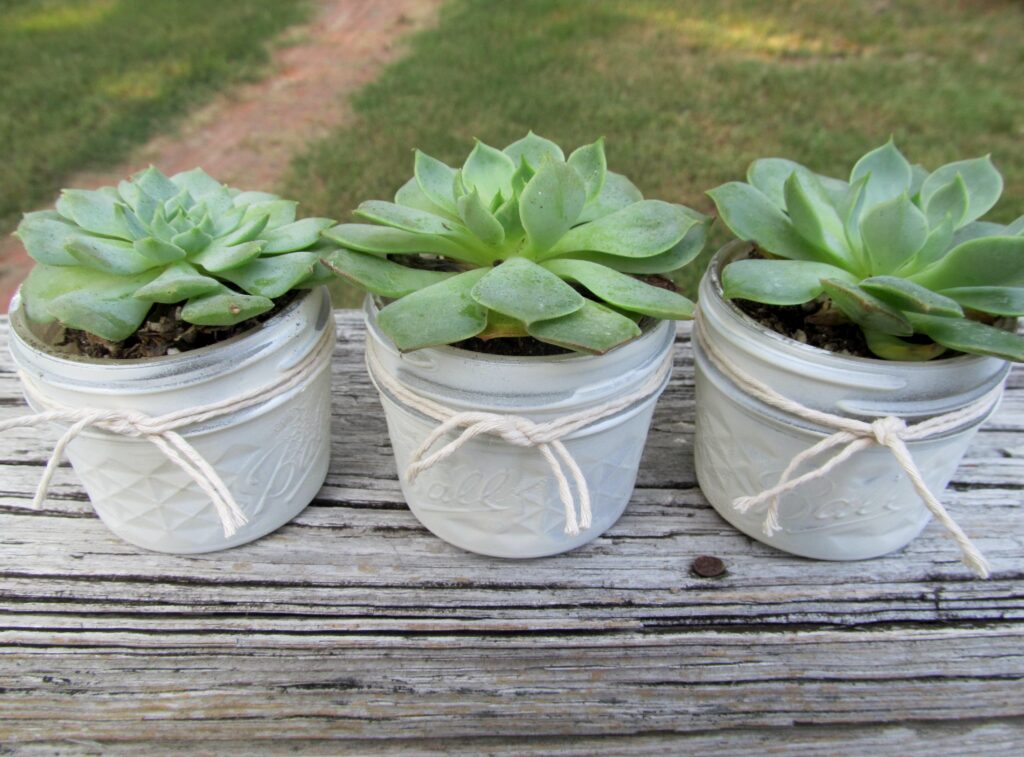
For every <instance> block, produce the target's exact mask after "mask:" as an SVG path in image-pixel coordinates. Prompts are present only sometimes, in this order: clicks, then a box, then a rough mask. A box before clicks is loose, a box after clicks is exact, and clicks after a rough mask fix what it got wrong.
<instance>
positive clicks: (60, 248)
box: [15, 210, 82, 265]
mask: <svg viewBox="0 0 1024 757" xmlns="http://www.w3.org/2000/svg"><path fill="white" fill-rule="evenodd" d="M81 233H82V232H81V229H79V228H78V227H77V226H76V225H75V224H74V223H71V222H70V221H68V220H67V219H65V218H64V217H63V216H62V215H60V214H59V213H57V212H56V211H53V210H40V211H38V212H36V213H26V214H25V218H24V219H23V220H22V222H21V224H20V225H19V226H18V230H17V232H15V236H17V237H18V239H20V240H21V242H22V244H24V245H25V249H26V250H27V251H28V254H29V255H30V256H31V257H32V258H34V259H35V260H37V261H39V262H40V263H47V264H50V265H76V264H77V263H78V261H77V259H76V258H75V257H74V256H72V255H71V253H69V252H68V251H67V250H65V249H64V247H65V245H66V244H67V243H68V242H70V241H71V239H72V238H73V237H75V236H78V235H79V234H81Z"/></svg>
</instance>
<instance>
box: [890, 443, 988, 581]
mask: <svg viewBox="0 0 1024 757" xmlns="http://www.w3.org/2000/svg"><path fill="white" fill-rule="evenodd" d="M886 446H887V447H888V448H889V449H890V450H891V451H892V454H893V456H894V457H895V458H896V460H897V461H898V462H899V464H900V467H902V468H903V472H904V473H906V474H907V477H908V478H910V481H911V483H912V484H913V485H914V489H915V490H916V491H917V494H918V496H919V497H921V500H922V501H923V502H924V504H925V506H926V507H927V508H928V510H929V511H931V513H932V515H934V516H935V519H936V520H937V521H939V523H941V524H942V527H943V528H945V529H946V531H947V532H948V533H949V534H950V536H952V537H953V540H954V541H956V544H957V546H958V547H959V548H960V553H961V559H962V560H963V563H964V565H966V566H967V567H968V568H970V569H971V570H972V571H973V572H974V574H975V575H976V576H978V578H988V577H989V576H990V575H991V569H990V566H989V563H988V560H986V559H985V556H984V555H983V554H982V553H981V550H979V549H978V548H977V547H975V546H974V543H973V542H972V541H971V539H970V537H968V536H967V534H966V533H964V530H963V529H962V528H960V525H959V524H958V523H957V522H956V521H955V520H953V518H952V517H950V515H949V513H948V512H947V511H946V508H945V507H943V506H942V503H941V502H939V500H938V498H937V497H936V496H935V495H934V494H932V491H931V489H929V488H928V485H927V484H926V483H925V482H924V478H922V476H921V471H920V470H919V469H918V467H917V464H916V463H915V462H914V458H913V457H912V456H911V455H910V450H909V449H907V445H906V444H905V443H904V442H903V440H902V439H898V438H897V439H892V440H891V441H889V442H888V443H887V444H886Z"/></svg>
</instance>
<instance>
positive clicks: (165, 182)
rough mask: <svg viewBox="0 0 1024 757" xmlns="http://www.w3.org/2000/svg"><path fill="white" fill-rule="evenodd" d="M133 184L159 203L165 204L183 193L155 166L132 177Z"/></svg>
mask: <svg viewBox="0 0 1024 757" xmlns="http://www.w3.org/2000/svg"><path fill="white" fill-rule="evenodd" d="M132 183H133V184H135V185H137V186H138V187H139V188H140V189H141V190H142V191H143V192H145V193H146V194H148V195H149V196H150V197H152V198H153V199H154V200H155V201H156V202H158V203H164V202H167V201H168V200H170V199H171V198H172V197H174V196H175V195H177V194H178V192H180V191H181V187H179V186H178V185H177V184H175V183H174V182H172V181H171V180H170V179H168V178H167V177H166V176H164V174H162V173H161V172H160V171H158V170H157V169H156V168H154V167H153V166H150V167H149V168H147V169H145V170H144V171H139V172H138V173H136V174H133V175H132Z"/></svg>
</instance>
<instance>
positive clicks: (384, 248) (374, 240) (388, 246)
mask: <svg viewBox="0 0 1024 757" xmlns="http://www.w3.org/2000/svg"><path fill="white" fill-rule="evenodd" d="M323 235H324V237H326V238H327V239H330V240H331V241H334V242H337V243H338V244H340V245H341V246H342V247H348V248H350V249H353V250H359V251H360V252H375V253H380V254H400V253H407V252H426V253H430V254H433V255H443V256H444V257H448V258H452V259H453V260H462V261H466V262H470V263H476V264H477V265H484V264H486V263H487V262H489V261H488V260H487V259H486V258H485V257H484V256H483V255H481V254H480V253H478V252H476V251H474V250H470V249H468V248H466V247H464V246H462V245H460V244H458V243H456V242H454V241H452V240H451V239H448V238H446V237H440V236H432V235H428V234H414V233H413V232H411V231H403V230H401V229H392V228H387V227H382V226H372V225H370V224H363V223H343V224H340V225H338V226H334V227H333V228H330V229H327V230H326V231H324V232H323Z"/></svg>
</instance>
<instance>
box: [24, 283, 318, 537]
mask: <svg viewBox="0 0 1024 757" xmlns="http://www.w3.org/2000/svg"><path fill="white" fill-rule="evenodd" d="M19 304H20V302H19V298H18V297H17V296H15V299H14V301H13V302H12V303H11V324H12V326H13V328H12V330H11V343H10V349H11V354H12V356H13V357H14V361H15V363H16V364H17V365H18V367H19V368H20V369H21V370H22V371H23V372H25V373H26V374H27V375H28V376H29V377H31V379H33V385H34V386H35V387H36V389H37V391H39V392H41V393H42V395H43V396H44V397H45V398H46V399H47V400H50V401H53V402H56V403H59V404H61V405H64V406H67V407H72V408H76V409H79V408H90V409H114V410H126V411H139V412H142V413H145V414H146V415H149V416H160V415H164V414H166V413H171V412H176V411H181V410H186V409H189V408H195V407H199V406H203V405H208V404H211V403H216V402H221V401H225V400H230V399H232V398H234V397H237V396H239V395H240V394H241V393H243V392H246V391H250V390H254V389H256V388H257V387H261V386H268V385H270V384H272V382H273V381H274V380H275V379H277V378H279V377H280V376H281V374H282V373H283V372H285V371H287V370H288V369H289V368H290V367H292V366H295V365H296V364H298V363H299V362H300V361H302V360H303V359H304V358H306V357H307V356H309V355H310V354H311V353H313V351H314V350H317V349H319V350H320V352H319V356H318V358H317V359H316V362H315V364H314V368H313V370H312V371H310V372H309V373H307V374H305V378H304V379H303V380H302V381H301V383H299V384H298V385H296V386H294V387H292V388H291V389H289V390H287V391H286V392H284V393H282V394H279V395H277V396H274V397H272V398H271V399H269V400H267V401H265V402H262V403H260V404H257V405H255V406H252V407H249V408H246V409H244V410H240V411H236V412H233V413H231V414H229V415H224V416H221V417H218V418H215V419H213V420H210V421H207V422H204V423H199V424H196V425H193V426H189V427H187V428H185V429H184V430H182V431H181V432H179V433H181V435H182V436H183V437H184V438H185V439H186V440H187V441H188V443H189V444H191V445H192V447H193V448H194V449H195V450H196V451H197V452H198V453H199V454H200V455H201V456H202V457H203V458H204V459H205V460H206V461H207V462H208V463H210V465H211V466H212V467H213V468H214V470H215V471H216V472H217V474H218V475H219V476H220V478H221V480H222V481H223V482H224V484H225V485H226V486H227V488H228V490H229V491H230V492H231V494H232V496H233V497H234V498H235V500H236V502H237V503H238V505H239V507H240V508H241V510H242V512H243V513H244V514H245V516H246V518H247V519H248V522H247V523H246V524H245V525H243V526H241V527H240V528H239V529H238V530H237V531H236V532H235V533H234V534H233V535H232V536H230V537H226V536H225V535H224V528H223V525H222V523H221V520H220V518H219V517H218V514H217V511H216V509H215V507H214V505H213V503H212V502H211V501H210V499H209V497H208V496H207V495H206V494H204V493H203V492H202V491H201V490H200V489H199V487H198V485H197V484H196V483H195V482H194V481H193V480H192V479H191V478H190V477H189V476H188V474H186V473H185V472H184V471H183V470H182V469H181V468H179V467H178V466H177V465H175V464H174V463H172V462H171V461H170V460H168V459H167V457H165V456H164V454H163V453H162V452H160V450H158V449H157V448H156V447H155V446H154V445H153V444H152V443H151V442H148V441H146V440H144V439H139V438H131V437H124V436H117V435H114V434H110V433H106V432H103V431H99V430H95V429H86V430H85V431H83V432H82V433H81V434H80V435H79V436H78V437H76V438H75V439H74V440H73V441H72V442H71V443H70V444H69V445H68V448H67V456H68V459H69V460H70V462H71V466H72V467H73V468H74V470H75V473H77V474H78V477H79V479H80V480H81V482H82V485H83V486H84V487H85V490H86V492H87V493H88V494H89V499H90V500H92V504H93V507H94V508H95V510H96V513H97V514H98V515H99V517H100V518H101V519H102V520H103V522H104V523H105V524H106V525H107V527H108V528H109V529H110V530H111V531H113V532H114V533H115V534H117V535H118V536H119V537H121V538H122V539H124V540H125V541H127V542H130V543H132V544H134V545H136V546H139V547H143V548H145V549H150V550H154V551H157V552H171V553H178V554H190V553H198V552H212V551H215V550H219V549H227V548H228V547H234V546H237V545H239V544H245V543H246V542H250V541H252V540H254V539H258V538H260V537H261V536H264V535H266V534H268V533H270V532H271V531H273V530H275V529H277V528H279V527H280V526H282V525H284V524H285V523H287V522H288V521H289V520H291V519H292V518H294V517H295V516H296V515H298V514H299V513H300V512H301V511H302V510H303V509H304V508H305V507H306V505H308V504H309V503H310V501H312V499H313V498H314V497H315V496H316V493H317V492H318V491H319V489H320V486H321V485H322V484H323V481H324V478H325V477H326V475H327V466H328V459H329V455H330V409H331V407H330V349H326V348H324V346H323V341H324V340H327V339H329V340H331V342H332V343H333V340H334V320H333V318H332V317H331V302H330V296H329V295H328V293H327V290H326V288H324V287H319V288H317V289H314V290H311V291H309V292H308V293H305V294H303V296H301V297H299V298H297V299H296V300H295V301H294V302H292V303H290V304H289V305H288V306H287V307H285V308H284V309H283V310H282V311H281V312H280V313H278V314H276V315H275V316H273V317H272V318H270V319H268V320H267V321H265V322H264V323H262V324H260V325H259V326H257V327H256V328H254V329H252V330H251V331H248V332H246V333H244V334H240V335H238V336H236V337H233V338H231V339H228V340H225V341H223V342H220V343H218V344H215V345H211V346H209V347H203V348H201V349H197V350H192V351H189V352H183V353H180V354H177V355H167V356H163V357H155V358H142V359H133V360H99V359H92V358H84V357H68V356H62V355H59V354H57V353H55V352H54V351H53V350H52V349H51V348H49V347H47V346H46V344H45V343H43V342H42V341H41V340H40V339H39V338H37V337H36V336H35V334H33V333H32V331H31V330H30V329H29V328H28V325H27V323H26V321H25V319H24V315H23V311H22V310H21V309H20V308H19ZM29 402H30V404H31V399H29ZM33 409H35V410H39V409H40V408H38V407H34V408H33Z"/></svg>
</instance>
